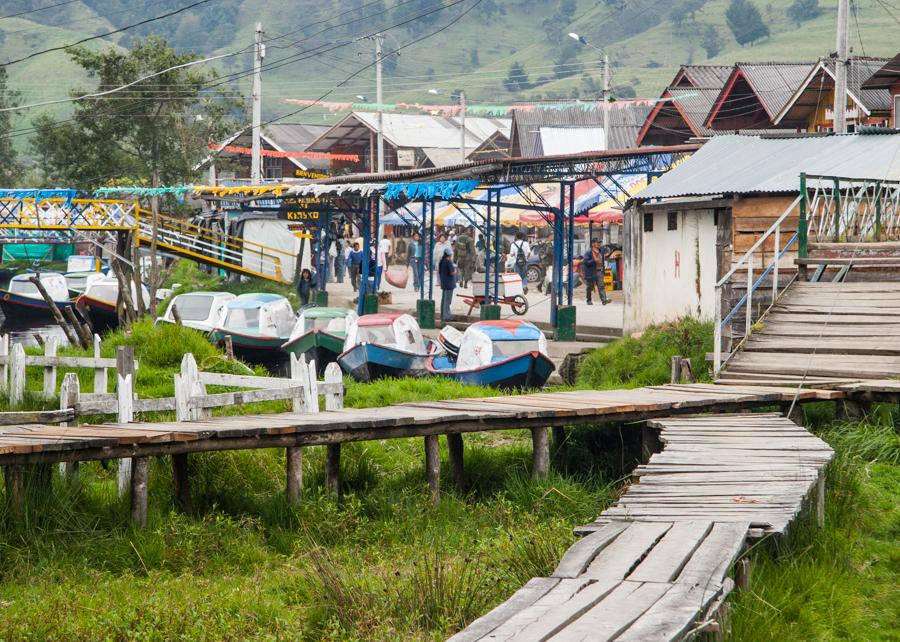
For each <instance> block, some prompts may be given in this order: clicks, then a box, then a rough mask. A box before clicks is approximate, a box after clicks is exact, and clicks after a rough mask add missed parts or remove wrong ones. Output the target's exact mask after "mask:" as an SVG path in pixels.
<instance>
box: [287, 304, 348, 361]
mask: <svg viewBox="0 0 900 642" xmlns="http://www.w3.org/2000/svg"><path fill="white" fill-rule="evenodd" d="M355 318H356V312H354V311H353V310H347V309H345V308H306V309H305V310H303V311H302V312H301V313H300V316H299V317H298V318H297V322H296V323H295V324H294V329H293V331H292V332H291V336H290V338H289V339H288V340H287V342H286V343H285V344H284V345H283V346H282V349H283V350H284V351H285V352H289V353H292V354H295V355H297V356H298V357H299V356H301V355H302V356H305V357H306V361H307V363H309V362H310V361H315V362H316V370H317V371H318V373H319V375H321V374H323V373H324V372H325V366H327V365H328V364H329V363H331V362H332V361H337V357H338V355H339V354H341V352H343V351H344V339H345V338H346V336H347V324H348V323H350V322H351V321H353V320H354V319H355Z"/></svg>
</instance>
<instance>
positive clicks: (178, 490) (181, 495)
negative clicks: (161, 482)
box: [172, 453, 194, 515]
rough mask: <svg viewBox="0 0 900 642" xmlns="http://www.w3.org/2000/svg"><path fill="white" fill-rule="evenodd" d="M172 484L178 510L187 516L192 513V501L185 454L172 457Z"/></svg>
mask: <svg viewBox="0 0 900 642" xmlns="http://www.w3.org/2000/svg"><path fill="white" fill-rule="evenodd" d="M172 482H173V485H174V487H175V501H176V502H177V503H178V508H180V509H181V511H182V512H183V513H187V514H188V515H191V514H193V512H194V501H193V500H192V499H191V480H190V475H189V472H188V456H187V453H177V454H174V455H172Z"/></svg>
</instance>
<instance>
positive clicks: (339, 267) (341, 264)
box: [334, 237, 347, 283]
mask: <svg viewBox="0 0 900 642" xmlns="http://www.w3.org/2000/svg"><path fill="white" fill-rule="evenodd" d="M334 249H335V251H336V252H337V255H336V256H335V257H334V278H335V280H336V281H337V282H338V283H343V282H344V273H345V272H346V271H347V240H346V239H343V238H340V237H338V238H336V239H335V240H334Z"/></svg>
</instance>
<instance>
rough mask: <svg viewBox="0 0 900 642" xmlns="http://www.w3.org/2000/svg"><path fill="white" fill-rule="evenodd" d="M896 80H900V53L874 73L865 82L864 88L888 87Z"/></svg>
mask: <svg viewBox="0 0 900 642" xmlns="http://www.w3.org/2000/svg"><path fill="white" fill-rule="evenodd" d="M896 82H900V53H898V54H897V55H896V56H894V57H893V58H891V59H890V60H888V62H887V64H885V65H884V66H883V67H882V68H881V69H879V70H878V71H876V72H875V73H874V74H872V76H871V77H870V78H869V79H868V80H866V81H865V82H864V83H863V89H887V88H889V87H890V86H891V85H893V84H894V83H896Z"/></svg>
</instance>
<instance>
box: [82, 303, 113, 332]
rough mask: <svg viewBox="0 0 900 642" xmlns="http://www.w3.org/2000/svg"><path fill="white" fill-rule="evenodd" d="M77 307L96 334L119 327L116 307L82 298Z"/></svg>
mask: <svg viewBox="0 0 900 642" xmlns="http://www.w3.org/2000/svg"><path fill="white" fill-rule="evenodd" d="M76 307H77V308H78V311H79V312H80V313H81V316H83V317H84V318H85V319H87V320H88V322H89V323H90V324H91V327H92V328H93V329H94V332H105V331H107V330H114V329H116V328H118V327H119V314H118V313H117V312H116V306H115V305H111V304H109V303H107V302H105V301H98V300H97V299H89V298H87V297H85V296H81V297H79V298H78V302H77V303H76Z"/></svg>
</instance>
